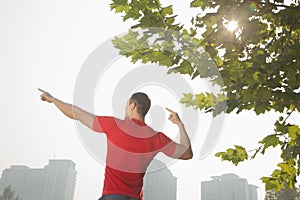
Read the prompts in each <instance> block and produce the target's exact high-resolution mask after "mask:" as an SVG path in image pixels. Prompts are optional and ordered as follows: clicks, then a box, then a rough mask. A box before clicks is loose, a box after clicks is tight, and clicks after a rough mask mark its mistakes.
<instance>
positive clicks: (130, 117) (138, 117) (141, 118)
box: [125, 114, 145, 122]
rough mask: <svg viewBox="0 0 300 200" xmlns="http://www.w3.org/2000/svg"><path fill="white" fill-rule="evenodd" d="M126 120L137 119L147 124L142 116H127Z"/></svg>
mask: <svg viewBox="0 0 300 200" xmlns="http://www.w3.org/2000/svg"><path fill="white" fill-rule="evenodd" d="M125 118H127V119H128V118H129V119H132V118H134V119H137V120H139V121H142V122H145V118H144V117H142V116H140V115H134V114H132V115H130V116H126V117H125Z"/></svg>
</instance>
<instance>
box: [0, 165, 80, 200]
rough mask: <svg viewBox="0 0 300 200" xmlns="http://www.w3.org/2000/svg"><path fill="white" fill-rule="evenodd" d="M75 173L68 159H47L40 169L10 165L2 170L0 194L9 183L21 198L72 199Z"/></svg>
mask: <svg viewBox="0 0 300 200" xmlns="http://www.w3.org/2000/svg"><path fill="white" fill-rule="evenodd" d="M76 173H77V172H76V170H75V163H74V162H72V161H70V160H49V164H48V165H47V166H45V167H44V168H41V169H31V168H29V167H26V166H21V165H15V166H11V167H10V168H9V169H5V170H3V172H2V176H1V179H0V194H2V192H3V190H4V188H6V187H7V186H8V185H10V186H11V187H12V189H13V190H14V191H15V192H16V194H17V195H18V196H19V197H20V198H21V199H22V200H73V198H74V191H75V185H76Z"/></svg>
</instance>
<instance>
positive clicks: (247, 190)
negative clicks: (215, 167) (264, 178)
mask: <svg viewBox="0 0 300 200" xmlns="http://www.w3.org/2000/svg"><path fill="white" fill-rule="evenodd" d="M212 179H213V180H211V181H203V182H201V200H220V199H222V200H257V186H255V185H251V184H248V182H247V180H246V179H244V178H239V177H238V176H237V175H235V174H224V175H222V176H215V177H212Z"/></svg>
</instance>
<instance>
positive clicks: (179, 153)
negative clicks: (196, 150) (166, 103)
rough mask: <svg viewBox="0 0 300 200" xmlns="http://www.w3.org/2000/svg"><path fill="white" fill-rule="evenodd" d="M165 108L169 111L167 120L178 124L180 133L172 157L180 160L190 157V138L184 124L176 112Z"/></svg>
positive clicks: (191, 154) (191, 155) (191, 153)
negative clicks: (178, 142)
mask: <svg viewBox="0 0 300 200" xmlns="http://www.w3.org/2000/svg"><path fill="white" fill-rule="evenodd" d="M166 110H167V111H169V112H170V116H169V120H170V121H171V122H173V123H174V124H176V125H177V126H178V128H179V133H180V144H177V145H176V150H175V152H174V154H173V155H172V157H173V158H178V159H182V160H188V159H191V158H192V157H193V150H192V147H191V142H190V139H189V137H188V135H187V133H186V130H185V128H184V124H183V123H182V121H181V119H180V118H179V116H178V114H177V113H176V112H174V111H173V110H171V109H169V108H166Z"/></svg>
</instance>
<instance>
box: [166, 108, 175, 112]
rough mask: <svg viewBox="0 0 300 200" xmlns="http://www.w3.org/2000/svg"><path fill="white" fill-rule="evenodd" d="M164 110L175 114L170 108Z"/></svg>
mask: <svg viewBox="0 0 300 200" xmlns="http://www.w3.org/2000/svg"><path fill="white" fill-rule="evenodd" d="M165 109H166V110H167V111H169V112H171V113H175V112H174V111H173V110H171V109H170V108H167V107H165Z"/></svg>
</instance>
